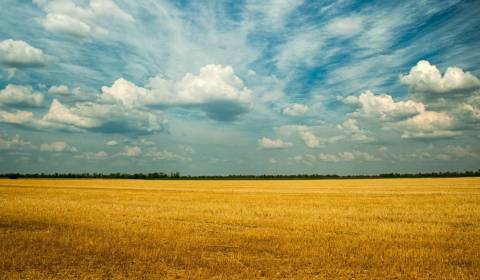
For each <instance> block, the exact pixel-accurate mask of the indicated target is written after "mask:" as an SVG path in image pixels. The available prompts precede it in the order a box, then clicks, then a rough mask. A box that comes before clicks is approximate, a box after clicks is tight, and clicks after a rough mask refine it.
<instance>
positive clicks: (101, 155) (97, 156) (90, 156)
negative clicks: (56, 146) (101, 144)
mask: <svg viewBox="0 0 480 280" xmlns="http://www.w3.org/2000/svg"><path fill="white" fill-rule="evenodd" d="M75 158H80V159H86V160H105V159H107V158H108V153H106V152H105V151H100V152H87V153H83V154H81V155H77V156H75Z"/></svg>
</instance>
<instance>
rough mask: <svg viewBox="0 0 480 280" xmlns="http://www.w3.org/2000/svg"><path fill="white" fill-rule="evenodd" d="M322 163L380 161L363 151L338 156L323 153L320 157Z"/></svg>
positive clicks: (342, 153)
mask: <svg viewBox="0 0 480 280" xmlns="http://www.w3.org/2000/svg"><path fill="white" fill-rule="evenodd" d="M318 159H319V160H320V161H326V162H341V161H375V160H378V158H376V157H375V156H373V155H371V154H369V153H367V152H362V151H357V150H354V151H345V152H340V153H338V154H325V153H321V154H320V155H319V156H318Z"/></svg>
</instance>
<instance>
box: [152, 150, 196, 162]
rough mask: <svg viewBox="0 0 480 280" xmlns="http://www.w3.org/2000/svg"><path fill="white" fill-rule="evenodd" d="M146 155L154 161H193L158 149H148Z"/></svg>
mask: <svg viewBox="0 0 480 280" xmlns="http://www.w3.org/2000/svg"><path fill="white" fill-rule="evenodd" d="M144 155H145V156H146V157H148V158H150V159H151V160H153V161H176V160H181V161H191V159H190V158H188V157H183V156H180V155H178V154H176V153H174V152H170V151H165V150H160V149H158V148H157V147H151V148H148V149H147V151H146V152H145V154H144Z"/></svg>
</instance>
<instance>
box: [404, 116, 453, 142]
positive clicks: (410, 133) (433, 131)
mask: <svg viewBox="0 0 480 280" xmlns="http://www.w3.org/2000/svg"><path fill="white" fill-rule="evenodd" d="M453 124H454V119H453V117H452V116H451V115H449V114H448V113H445V112H433V111H426V112H423V113H421V114H419V115H417V116H414V117H412V118H410V119H408V120H405V121H402V122H400V123H398V125H397V127H399V128H400V129H403V130H404V132H403V134H402V138H448V137H453V136H457V135H460V134H461V132H459V131H454V130H451V129H452V128H453Z"/></svg>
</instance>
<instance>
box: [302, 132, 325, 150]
mask: <svg viewBox="0 0 480 280" xmlns="http://www.w3.org/2000/svg"><path fill="white" fill-rule="evenodd" d="M298 133H299V134H300V137H301V138H302V140H303V142H304V143H305V145H306V146H307V147H309V148H317V147H319V146H320V141H319V140H318V138H317V136H315V134H313V132H311V131H310V130H308V129H306V128H305V129H300V130H299V131H298Z"/></svg>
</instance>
